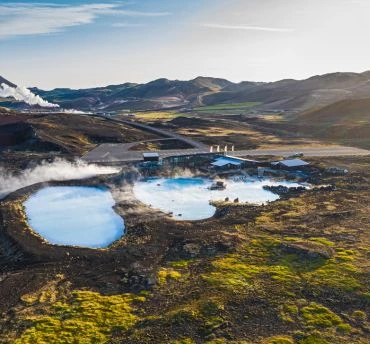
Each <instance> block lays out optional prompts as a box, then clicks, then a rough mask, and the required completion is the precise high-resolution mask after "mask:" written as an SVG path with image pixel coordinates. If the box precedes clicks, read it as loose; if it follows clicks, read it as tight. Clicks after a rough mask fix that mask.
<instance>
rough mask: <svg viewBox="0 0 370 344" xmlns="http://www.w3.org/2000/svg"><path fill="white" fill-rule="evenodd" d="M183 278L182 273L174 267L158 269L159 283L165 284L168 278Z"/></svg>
mask: <svg viewBox="0 0 370 344" xmlns="http://www.w3.org/2000/svg"><path fill="white" fill-rule="evenodd" d="M180 278H181V273H180V272H178V271H176V270H174V269H172V268H162V269H160V270H159V271H158V283H159V284H160V285H161V284H165V283H167V281H168V280H170V279H173V280H178V279H180Z"/></svg>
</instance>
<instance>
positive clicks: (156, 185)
mask: <svg viewBox="0 0 370 344" xmlns="http://www.w3.org/2000/svg"><path fill="white" fill-rule="evenodd" d="M212 183H213V181H212V180H210V179H207V178H169V179H167V178H150V179H147V180H144V181H140V182H137V183H136V184H135V185H134V194H135V196H136V198H137V199H138V200H140V201H141V202H142V203H145V204H147V205H150V206H152V207H153V208H156V209H159V210H161V211H163V212H165V213H170V212H172V213H173V215H172V216H173V217H174V218H175V219H176V220H201V219H206V218H209V217H212V216H213V215H214V213H215V211H216V208H215V207H214V206H212V205H210V204H209V202H210V201H223V200H225V198H226V197H229V199H230V200H231V201H233V200H234V199H235V198H239V201H240V202H249V203H255V204H264V203H266V202H269V201H275V200H277V199H278V198H279V196H278V195H276V194H274V193H272V192H270V191H267V190H264V189H263V186H264V185H284V186H288V187H294V186H299V184H297V183H291V182H286V181H273V180H269V179H262V180H260V179H253V178H249V179H248V180H246V181H233V180H225V183H226V184H227V187H226V189H225V190H221V191H216V190H215V191H212V190H209V189H208V188H209V186H211V185H212Z"/></svg>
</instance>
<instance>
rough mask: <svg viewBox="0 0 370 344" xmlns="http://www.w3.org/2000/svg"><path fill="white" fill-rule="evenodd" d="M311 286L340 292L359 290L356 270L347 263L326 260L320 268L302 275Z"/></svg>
mask: <svg viewBox="0 0 370 344" xmlns="http://www.w3.org/2000/svg"><path fill="white" fill-rule="evenodd" d="M304 277H305V278H306V279H307V280H308V282H309V284H310V285H311V286H319V287H325V288H328V287H329V288H332V289H333V290H338V291H341V292H350V291H355V290H358V289H360V288H361V282H360V281H359V279H358V270H357V268H356V267H355V266H354V265H353V264H351V263H348V262H337V261H336V260H335V259H330V260H328V261H327V262H326V263H325V264H324V265H323V266H321V267H320V268H318V269H316V270H314V271H312V272H309V273H307V274H305V275H304Z"/></svg>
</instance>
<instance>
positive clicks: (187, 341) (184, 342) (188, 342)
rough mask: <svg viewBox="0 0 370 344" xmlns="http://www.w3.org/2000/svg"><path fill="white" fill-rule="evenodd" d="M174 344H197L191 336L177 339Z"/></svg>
mask: <svg viewBox="0 0 370 344" xmlns="http://www.w3.org/2000/svg"><path fill="white" fill-rule="evenodd" d="M173 344H195V341H194V340H193V339H191V338H183V339H179V340H175V341H174V342H173Z"/></svg>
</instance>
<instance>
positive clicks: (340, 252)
mask: <svg viewBox="0 0 370 344" xmlns="http://www.w3.org/2000/svg"><path fill="white" fill-rule="evenodd" d="M336 252H337V254H336V258H337V259H338V260H339V261H343V262H351V261H353V260H354V259H355V253H354V251H352V250H346V249H342V248H337V249H336Z"/></svg>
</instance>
